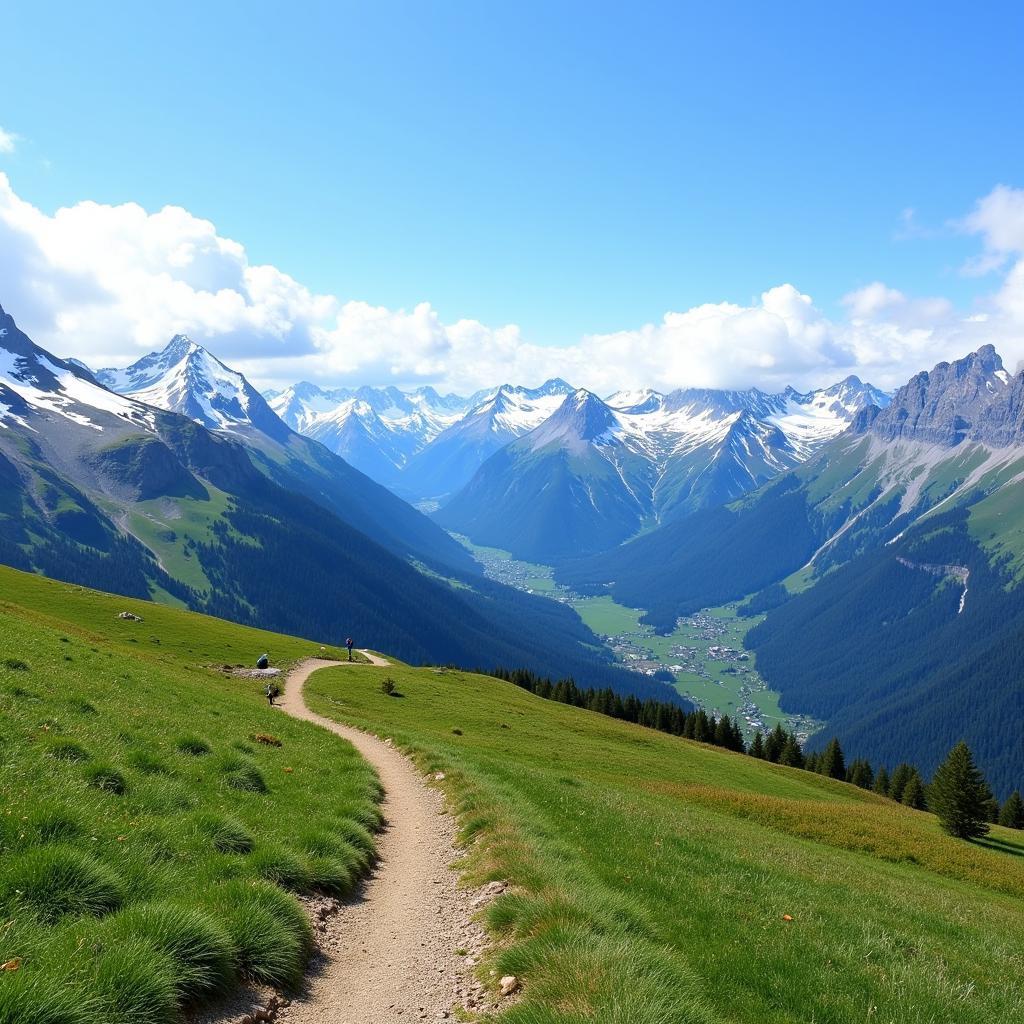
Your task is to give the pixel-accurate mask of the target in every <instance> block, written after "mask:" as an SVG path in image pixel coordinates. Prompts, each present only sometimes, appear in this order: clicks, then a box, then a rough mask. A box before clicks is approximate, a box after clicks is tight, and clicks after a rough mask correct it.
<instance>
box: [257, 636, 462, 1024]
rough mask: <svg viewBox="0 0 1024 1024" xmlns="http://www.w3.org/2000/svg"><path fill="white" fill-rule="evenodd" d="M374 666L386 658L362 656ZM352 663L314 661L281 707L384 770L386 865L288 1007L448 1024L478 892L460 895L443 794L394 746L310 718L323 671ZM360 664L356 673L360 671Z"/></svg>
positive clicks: (352, 1021) (351, 1022)
mask: <svg viewBox="0 0 1024 1024" xmlns="http://www.w3.org/2000/svg"><path fill="white" fill-rule="evenodd" d="M362 653H363V654H364V655H365V656H366V657H367V658H368V659H369V660H370V662H371V663H372V664H373V665H388V664H390V662H388V661H387V660H386V659H384V658H381V657H378V656H377V655H374V654H370V653H369V651H363V652H362ZM338 665H340V666H343V667H346V668H347V667H348V663H347V662H334V661H322V660H320V659H310V660H308V661H304V662H302V663H301V664H299V665H297V666H296V667H295V668H294V669H293V670H292V671H291V673H290V674H289V675H288V679H287V683H286V686H285V694H284V697H283V699H282V700H281V708H282V710H284V711H285V712H286V713H287V714H289V715H292V716H293V717H295V718H301V719H304V720H305V721H308V722H315V723H316V724H317V725H320V726H322V727H323V728H324V729H329V730H330V731H331V732H333V733H336V734H337V735H338V736H341V737H343V738H344V739H346V740H348V741H349V742H350V743H351V744H352V745H353V746H354V747H355V748H356V749H357V750H358V751H359V753H360V754H362V756H363V757H364V758H365V759H366V760H367V761H368V762H369V763H370V764H371V765H373V767H374V768H375V769H376V771H377V774H378V775H379V776H380V781H381V784H382V785H383V787H384V800H383V803H382V804H381V810H382V812H383V814H384V819H385V827H384V829H383V831H382V832H381V833H380V834H379V835H378V837H377V850H378V853H379V858H380V859H379V863H378V865H377V869H376V871H375V872H374V873H373V875H372V876H371V877H370V878H369V879H368V880H367V881H366V883H365V884H364V885H363V886H362V887H361V889H360V891H359V892H358V893H357V894H356V895H355V897H353V898H352V899H351V900H349V901H348V902H346V903H344V904H343V905H342V906H341V909H340V911H339V912H338V914H337V915H336V916H335V917H334V918H333V919H332V921H331V927H330V942H329V944H328V945H327V947H326V948H324V949H323V950H322V952H323V956H322V957H321V958H320V960H319V963H317V964H315V965H314V969H313V971H312V973H311V975H310V977H309V981H308V985H307V989H306V991H305V993H304V994H303V995H302V996H300V997H299V998H296V999H295V1000H294V1001H293V1002H292V1003H291V1004H290V1005H289V1006H287V1007H285V1008H283V1009H282V1010H281V1011H280V1013H279V1015H278V1017H277V1020H280V1021H288V1022H289V1024H385V1022H389V1021H450V1020H451V1019H452V1017H451V1012H450V1011H451V1008H452V1006H453V1004H455V1003H458V1002H460V1001H461V998H460V997H461V996H462V994H463V993H464V992H465V991H466V985H467V979H466V973H465V965H464V963H463V960H462V958H461V957H460V956H457V955H456V948H457V947H458V945H459V944H460V943H463V942H465V939H466V934H467V930H469V929H472V928H474V927H475V926H473V925H471V924H469V918H470V916H471V914H472V908H471V906H470V898H471V895H472V894H470V893H467V892H466V890H464V889H460V888H459V887H458V878H457V875H456V872H455V871H454V869H453V868H452V866H451V865H452V862H453V861H454V860H455V858H456V856H457V851H456V849H455V845H454V841H455V823H454V821H453V820H452V818H451V817H450V816H449V815H448V814H447V813H446V812H445V809H444V804H443V798H442V796H441V793H440V792H439V791H438V790H436V789H433V788H431V787H430V786H428V785H427V784H426V783H425V782H424V780H423V778H422V776H421V775H420V774H419V773H418V772H417V771H416V769H415V768H414V767H413V765H412V763H411V761H410V760H409V759H408V758H406V757H405V756H404V755H403V754H401V753H399V751H397V750H395V749H394V748H393V747H391V746H389V745H388V744H386V743H384V742H383V741H381V740H379V739H377V738H376V737H375V736H371V735H369V734H367V733H364V732H360V731H359V730H358V729H354V728H352V727H350V726H346V725H341V724H339V723H338V722H333V721H331V720H330V719H327V718H323V717H321V716H320V715H317V714H315V713H314V712H312V711H311V710H310V709H309V707H307V705H306V701H305V698H304V694H303V687H304V686H305V683H306V681H307V680H308V679H309V677H310V676H311V675H312V674H313V673H314V672H316V671H317V670H319V669H321V668H327V667H334V666H338ZM358 670H359V669H358V666H356V665H353V666H352V667H351V671H353V672H355V671H358Z"/></svg>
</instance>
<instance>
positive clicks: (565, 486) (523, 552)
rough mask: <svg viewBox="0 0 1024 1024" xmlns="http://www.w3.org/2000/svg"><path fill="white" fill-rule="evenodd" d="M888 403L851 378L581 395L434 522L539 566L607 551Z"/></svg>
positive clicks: (716, 498) (718, 499) (493, 463)
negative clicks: (800, 386) (777, 390)
mask: <svg viewBox="0 0 1024 1024" xmlns="http://www.w3.org/2000/svg"><path fill="white" fill-rule="evenodd" d="M886 401H887V398H886V396H885V395H883V394H882V393H881V392H879V391H877V390H876V389H874V388H872V387H870V385H866V384H863V383H862V382H861V381H860V380H858V379H857V378H855V377H851V378H848V379H847V380H845V381H843V382H842V383H841V384H837V385H835V386H833V387H831V388H827V389H824V390H821V391H815V392H811V393H810V394H806V395H803V394H799V393H798V392H796V391H794V390H792V389H787V391H785V392H783V393H781V394H774V395H773V394H765V393H764V392H761V391H758V390H756V389H753V390H750V391H739V392H737V391H710V390H696V389H687V390H680V391H675V392H673V393H672V394H669V395H659V394H656V393H654V392H648V393H645V394H641V395H628V396H612V398H611V399H609V400H608V401H603V400H602V399H600V398H598V397H597V396H596V395H594V394H592V393H591V392H588V391H585V390H580V391H577V392H575V393H574V394H573V395H572V396H570V397H569V398H567V399H566V400H565V401H564V402H563V404H562V405H561V406H560V407H559V408H558V409H557V411H556V412H555V413H554V414H552V415H551V416H550V417H549V418H548V419H547V420H546V421H545V422H543V423H542V424H541V425H540V426H538V427H536V428H535V429H534V430H532V431H530V432H529V433H527V434H525V435H523V436H522V437H520V438H519V439H517V440H516V441H514V442H512V443H510V444H508V445H507V446H505V447H504V448H502V449H500V450H499V451H498V452H496V453H495V454H494V455H492V456H490V457H489V458H488V459H487V460H486V461H485V462H484V463H483V464H482V465H481V466H480V468H479V469H478V470H477V472H476V473H475V474H474V476H473V477H472V479H471V480H470V482H469V483H468V484H467V485H466V487H464V488H463V489H462V490H461V491H460V492H458V493H457V494H456V495H455V496H454V497H453V498H452V499H451V500H450V501H449V502H448V503H446V504H445V505H444V506H442V508H441V509H440V511H439V512H437V513H436V515H435V518H436V519H437V520H438V522H440V523H441V524H442V525H444V526H446V527H448V528H450V529H452V530H455V531H457V532H460V533H464V534H467V535H468V536H469V537H471V538H472V539H473V540H474V541H477V542H479V543H481V544H488V545H492V546H495V547H499V548H505V549H507V550H509V551H511V552H512V553H513V554H515V555H517V556H519V557H522V558H526V559H530V560H533V561H539V562H546V563H557V562H560V561H562V560H564V559H565V558H567V557H573V556H579V555H584V554H587V553H590V552H599V551H605V550H607V549H609V548H611V547H614V546H616V545H618V544H620V543H622V542H623V541H625V540H628V539H629V538H630V537H632V536H634V535H635V534H637V533H639V532H641V531H642V530H645V529H649V528H651V527H654V526H656V525H658V524H659V523H666V522H672V521H675V520H680V519H684V518H686V517H687V516H689V515H692V514H693V513H694V512H697V511H699V510H701V509H703V508H711V507H716V506H718V505H721V504H723V503H725V502H728V501H730V500H732V499H734V498H736V497H739V496H740V495H742V494H745V493H746V492H747V491H750V490H752V489H754V488H756V487H758V486H759V485H761V484H762V483H764V482H765V481H767V480H770V479H772V478H773V477H775V476H776V475H778V474H779V473H782V472H784V471H785V470H787V469H790V468H792V467H793V466H795V465H798V464H799V463H801V462H803V461H804V460H806V459H807V458H808V457H810V455H811V454H813V453H814V452H815V451H816V450H817V449H818V448H819V447H820V446H821V445H822V444H823V443H825V442H826V441H828V440H829V439H831V438H833V437H835V436H836V435H837V434H839V433H840V432H842V431H843V430H845V429H846V428H847V427H848V426H849V424H850V423H851V422H852V421H853V419H854V417H855V416H856V415H857V414H858V413H859V412H860V411H861V410H862V409H865V408H867V407H869V406H870V405H872V404H873V403H884V402H886Z"/></svg>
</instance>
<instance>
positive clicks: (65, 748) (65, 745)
mask: <svg viewBox="0 0 1024 1024" xmlns="http://www.w3.org/2000/svg"><path fill="white" fill-rule="evenodd" d="M46 753H47V754H49V755H50V757H55V758H56V759H57V760H58V761H88V760H89V757H90V754H89V751H88V750H86V749H85V747H83V746H82V744H81V743H76V742H75V741H74V740H69V739H64V738H63V737H60V738H56V739H53V740H51V741H50V742H49V743H48V744H47V745H46Z"/></svg>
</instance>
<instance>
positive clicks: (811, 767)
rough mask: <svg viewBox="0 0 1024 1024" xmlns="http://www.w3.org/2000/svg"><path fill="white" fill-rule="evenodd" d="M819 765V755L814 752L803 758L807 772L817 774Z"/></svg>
mask: <svg viewBox="0 0 1024 1024" xmlns="http://www.w3.org/2000/svg"><path fill="white" fill-rule="evenodd" d="M820 764H821V754H819V753H818V752H817V751H815V752H814V753H813V754H807V755H806V756H805V757H804V768H805V769H806V770H807V771H809V772H815V773H816V772H817V771H818V767H819V765H820Z"/></svg>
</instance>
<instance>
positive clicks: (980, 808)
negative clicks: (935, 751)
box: [929, 740, 991, 839]
mask: <svg viewBox="0 0 1024 1024" xmlns="http://www.w3.org/2000/svg"><path fill="white" fill-rule="evenodd" d="M990 795H991V794H990V791H989V788H988V784H987V783H986V782H985V777H984V776H983V775H982V774H981V772H980V771H979V770H978V767H977V765H976V764H975V763H974V757H973V756H972V754H971V751H970V749H969V748H968V746H967V744H966V743H964V742H963V741H962V740H961V741H960V742H959V743H958V744H957V745H956V746H955V747H954V748H953V749H952V750H951V751H950V752H949V756H948V757H947V758H946V760H945V761H943V762H942V764H941V765H939V768H938V770H937V771H936V772H935V778H934V779H932V784H931V787H930V789H929V799H930V802H931V805H932V809H933V810H934V811H935V813H936V814H937V815H938V816H939V824H940V825H941V826H942V827H943V828H944V829H945V830H946V831H947V832H948V833H949V834H950V835H952V836H956V837H957V838H959V839H977V838H978V837H979V836H983V835H985V834H986V833H987V832H988V822H987V821H986V820H985V814H986V807H985V803H986V801H987V800H988V799H989V796H990Z"/></svg>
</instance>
